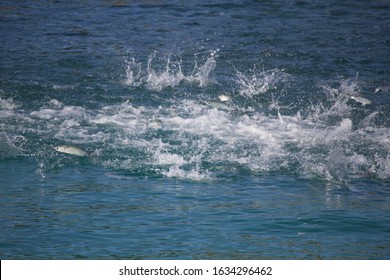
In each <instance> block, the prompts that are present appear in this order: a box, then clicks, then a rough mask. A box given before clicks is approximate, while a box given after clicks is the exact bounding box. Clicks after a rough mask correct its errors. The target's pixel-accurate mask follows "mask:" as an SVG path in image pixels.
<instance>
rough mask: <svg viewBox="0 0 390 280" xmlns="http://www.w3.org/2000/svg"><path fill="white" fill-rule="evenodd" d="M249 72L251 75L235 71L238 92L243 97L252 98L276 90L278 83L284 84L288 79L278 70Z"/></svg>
mask: <svg viewBox="0 0 390 280" xmlns="http://www.w3.org/2000/svg"><path fill="white" fill-rule="evenodd" d="M251 72H252V73H251V74H244V73H242V72H240V71H238V70H237V80H236V82H237V84H238V85H239V90H238V92H239V94H240V95H242V96H245V97H253V96H255V95H259V94H264V93H267V92H268V91H270V90H273V89H276V88H277V85H278V83H281V82H285V81H286V80H287V79H288V77H289V76H288V75H287V74H286V73H284V72H283V71H281V70H279V69H273V70H270V71H264V70H263V71H256V69H255V70H252V71H251Z"/></svg>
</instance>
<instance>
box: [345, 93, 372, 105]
mask: <svg viewBox="0 0 390 280" xmlns="http://www.w3.org/2000/svg"><path fill="white" fill-rule="evenodd" d="M349 98H350V99H352V100H354V101H356V102H359V103H361V104H363V105H369V104H371V101H370V100H368V99H367V98H364V97H360V96H353V95H351V96H350V97H349Z"/></svg>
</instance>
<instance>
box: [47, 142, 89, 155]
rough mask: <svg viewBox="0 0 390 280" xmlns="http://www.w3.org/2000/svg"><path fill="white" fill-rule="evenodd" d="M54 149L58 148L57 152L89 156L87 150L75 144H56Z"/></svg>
mask: <svg viewBox="0 0 390 280" xmlns="http://www.w3.org/2000/svg"><path fill="white" fill-rule="evenodd" d="M53 149H54V150H56V151H57V152H60V153H64V154H69V155H75V156H79V157H85V156H88V153H87V152H86V151H84V150H82V149H80V148H78V147H75V146H70V145H61V146H56V147H54V148H53Z"/></svg>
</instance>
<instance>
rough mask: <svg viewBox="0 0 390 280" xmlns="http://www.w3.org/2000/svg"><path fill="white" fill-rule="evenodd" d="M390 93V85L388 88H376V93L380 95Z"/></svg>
mask: <svg viewBox="0 0 390 280" xmlns="http://www.w3.org/2000/svg"><path fill="white" fill-rule="evenodd" d="M380 91H381V92H390V85H388V86H379V87H377V88H375V91H374V93H378V92H380Z"/></svg>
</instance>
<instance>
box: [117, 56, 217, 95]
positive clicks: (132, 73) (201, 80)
mask: <svg viewBox="0 0 390 280" xmlns="http://www.w3.org/2000/svg"><path fill="white" fill-rule="evenodd" d="M216 53H217V51H212V52H211V53H210V56H209V57H208V58H207V59H206V61H205V62H204V64H201V65H198V62H197V61H196V60H195V62H194V64H195V65H194V68H193V70H192V72H191V73H190V74H188V75H185V74H184V73H183V69H182V68H183V64H184V63H183V61H182V59H181V58H180V57H177V56H174V55H172V54H169V55H167V56H164V55H159V54H158V53H157V52H153V53H152V54H150V55H149V58H148V62H147V66H146V69H145V70H143V69H142V64H141V63H139V62H136V61H135V59H134V58H132V59H130V60H127V61H126V65H127V66H126V79H125V81H124V83H125V84H126V85H130V86H134V87H139V86H144V87H145V88H146V89H148V90H152V91H161V90H163V89H166V88H173V87H177V86H178V85H179V84H180V83H181V82H188V83H194V84H198V85H199V86H200V87H205V86H206V85H208V84H210V83H212V82H213V79H212V78H211V73H212V71H213V70H214V69H215V67H216V60H215V57H216Z"/></svg>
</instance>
